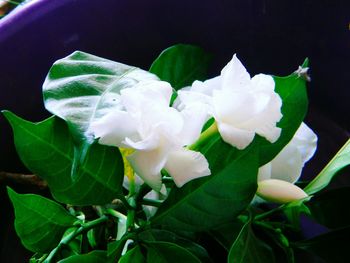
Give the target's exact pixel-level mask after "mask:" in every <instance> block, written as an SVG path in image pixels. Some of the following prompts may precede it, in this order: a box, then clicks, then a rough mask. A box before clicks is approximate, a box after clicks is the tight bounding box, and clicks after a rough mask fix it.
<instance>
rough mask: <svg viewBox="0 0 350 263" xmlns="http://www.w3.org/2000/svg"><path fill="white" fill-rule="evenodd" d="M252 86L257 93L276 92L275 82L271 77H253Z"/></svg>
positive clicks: (259, 75) (264, 75)
mask: <svg viewBox="0 0 350 263" xmlns="http://www.w3.org/2000/svg"><path fill="white" fill-rule="evenodd" d="M251 84H252V88H253V89H254V90H256V91H263V92H268V93H271V92H274V90H275V81H274V80H273V78H272V77H271V76H270V75H266V74H257V75H255V76H254V77H252V80H251Z"/></svg>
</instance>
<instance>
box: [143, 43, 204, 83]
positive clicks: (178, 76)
mask: <svg viewBox="0 0 350 263" xmlns="http://www.w3.org/2000/svg"><path fill="white" fill-rule="evenodd" d="M210 60H211V55H209V54H208V53H207V52H205V51H204V50H203V49H202V48H200V47H197V46H192V45H184V44H178V45H175V46H172V47H169V48H167V49H165V50H164V51H163V52H162V53H161V54H160V55H159V57H158V58H157V59H156V60H155V61H154V62H153V64H152V66H151V68H150V70H149V71H150V72H152V73H154V74H156V75H157V76H158V77H159V78H160V79H161V80H164V81H167V82H169V83H170V84H171V85H172V86H173V88H175V90H178V89H180V88H183V87H185V86H190V85H191V84H192V83H193V81H195V80H205V79H206V78H207V70H208V67H209V62H210Z"/></svg>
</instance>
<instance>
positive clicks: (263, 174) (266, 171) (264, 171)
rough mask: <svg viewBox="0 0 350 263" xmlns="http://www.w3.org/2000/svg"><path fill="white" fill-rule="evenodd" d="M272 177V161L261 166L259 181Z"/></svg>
mask: <svg viewBox="0 0 350 263" xmlns="http://www.w3.org/2000/svg"><path fill="white" fill-rule="evenodd" d="M267 179H271V162H269V163H267V164H265V165H263V166H261V167H260V168H259V172H258V182H259V181H262V180H267Z"/></svg>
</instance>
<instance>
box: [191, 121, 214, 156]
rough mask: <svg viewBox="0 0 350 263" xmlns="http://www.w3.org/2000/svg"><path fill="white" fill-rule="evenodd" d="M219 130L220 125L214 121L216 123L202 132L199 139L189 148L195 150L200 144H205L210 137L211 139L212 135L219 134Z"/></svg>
mask: <svg viewBox="0 0 350 263" xmlns="http://www.w3.org/2000/svg"><path fill="white" fill-rule="evenodd" d="M217 132H218V126H217V124H216V122H215V121H214V123H213V124H212V125H211V126H210V127H209V128H208V129H206V130H205V131H204V132H202V134H201V136H200V137H199V138H198V140H197V141H196V142H195V143H193V144H192V145H190V146H188V147H187V149H189V150H193V151H195V150H198V149H199V148H200V146H202V144H204V143H205V142H206V141H207V140H208V139H210V138H211V137H212V136H214V135H215V134H217Z"/></svg>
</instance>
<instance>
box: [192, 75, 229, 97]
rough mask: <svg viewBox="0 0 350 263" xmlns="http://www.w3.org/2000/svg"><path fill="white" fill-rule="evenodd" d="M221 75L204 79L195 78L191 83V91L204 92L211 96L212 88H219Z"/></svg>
mask: <svg viewBox="0 0 350 263" xmlns="http://www.w3.org/2000/svg"><path fill="white" fill-rule="evenodd" d="M221 84H222V82H221V77H220V76H217V77H215V78H212V79H208V80H206V81H204V82H203V81H199V80H196V81H194V82H193V83H192V87H191V89H190V90H191V91H193V92H198V93H202V94H205V95H207V96H212V95H213V91H214V90H218V89H221Z"/></svg>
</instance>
